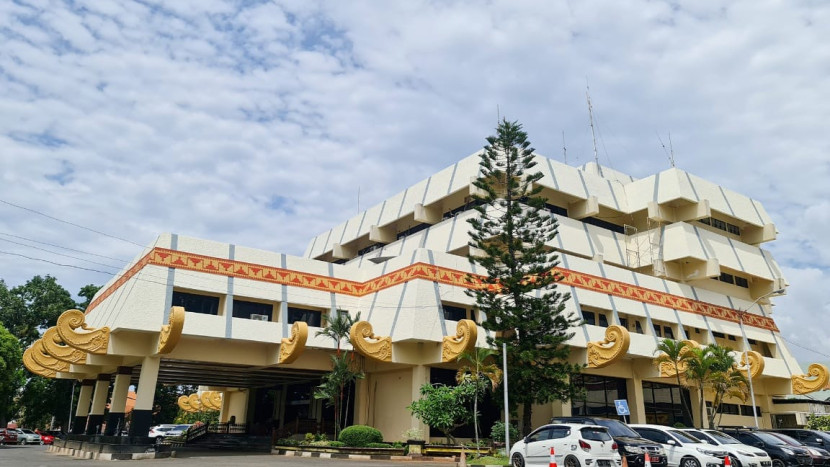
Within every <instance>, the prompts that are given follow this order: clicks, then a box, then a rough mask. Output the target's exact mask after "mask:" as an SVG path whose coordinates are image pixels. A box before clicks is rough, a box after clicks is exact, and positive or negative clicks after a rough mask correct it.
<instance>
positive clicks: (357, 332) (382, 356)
mask: <svg viewBox="0 0 830 467" xmlns="http://www.w3.org/2000/svg"><path fill="white" fill-rule="evenodd" d="M349 340H350V341H351V342H352V345H353V346H354V348H355V350H356V351H357V352H358V353H360V354H362V355H365V356H366V357H369V358H371V359H373V360H378V361H381V362H391V361H392V338H391V337H389V336H385V337H379V336H376V335H375V333H374V332H373V331H372V325H371V324H370V323H369V322H368V321H358V322H356V323H354V324H353V325H352V329H351V330H350V331H349Z"/></svg>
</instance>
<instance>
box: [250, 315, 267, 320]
mask: <svg viewBox="0 0 830 467" xmlns="http://www.w3.org/2000/svg"><path fill="white" fill-rule="evenodd" d="M268 318H269V316H268V315H257V314H253V313H252V314H251V319H253V320H256V321H269V319H268Z"/></svg>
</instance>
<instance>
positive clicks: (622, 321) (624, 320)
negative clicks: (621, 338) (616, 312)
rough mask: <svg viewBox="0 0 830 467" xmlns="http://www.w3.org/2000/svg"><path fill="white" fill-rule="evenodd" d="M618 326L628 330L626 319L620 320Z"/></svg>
mask: <svg viewBox="0 0 830 467" xmlns="http://www.w3.org/2000/svg"><path fill="white" fill-rule="evenodd" d="M620 326H622V327H624V328H626V329H628V318H620Z"/></svg>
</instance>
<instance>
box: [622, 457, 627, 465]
mask: <svg viewBox="0 0 830 467" xmlns="http://www.w3.org/2000/svg"><path fill="white" fill-rule="evenodd" d="M622 467H628V459H626V457H625V456H622Z"/></svg>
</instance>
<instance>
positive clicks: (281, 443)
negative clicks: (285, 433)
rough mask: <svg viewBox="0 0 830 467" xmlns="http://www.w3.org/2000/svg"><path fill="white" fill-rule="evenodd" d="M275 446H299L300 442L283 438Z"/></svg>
mask: <svg viewBox="0 0 830 467" xmlns="http://www.w3.org/2000/svg"><path fill="white" fill-rule="evenodd" d="M274 445H275V446H299V445H300V442H299V441H297V440H296V439H292V438H281V439H278V440H277V442H276V443H275V444H274Z"/></svg>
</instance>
